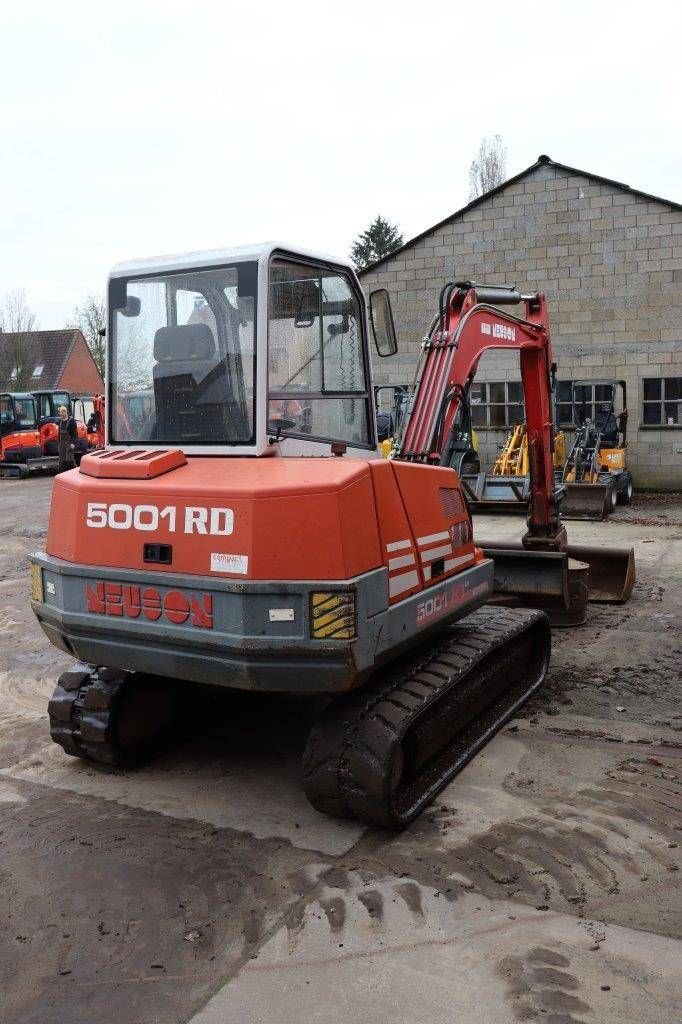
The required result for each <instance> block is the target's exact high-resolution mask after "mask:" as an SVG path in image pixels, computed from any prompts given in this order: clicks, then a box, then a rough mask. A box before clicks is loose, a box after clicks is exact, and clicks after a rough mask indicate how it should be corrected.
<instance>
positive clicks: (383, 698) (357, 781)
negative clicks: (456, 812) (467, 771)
mask: <svg viewBox="0 0 682 1024" xmlns="http://www.w3.org/2000/svg"><path fill="white" fill-rule="evenodd" d="M550 646H551V640H550V628H549V622H548V620H547V617H546V616H545V615H543V614H542V613H540V612H537V611H531V610H529V609H521V608H513V609H507V608H490V607H485V608H481V609H479V610H478V611H477V612H474V613H473V615H468V616H467V617H466V618H464V619H460V620H459V622H456V623H455V624H454V625H452V626H450V627H447V628H446V630H445V631H444V635H443V636H442V637H441V640H440V642H439V643H437V644H436V645H434V644H430V645H426V644H424V645H421V646H420V647H419V648H417V649H416V651H415V652H412V653H411V654H410V655H407V656H406V657H405V658H401V659H400V660H399V661H397V662H393V663H392V664H391V665H389V666H387V667H386V668H385V669H382V670H380V672H379V673H378V674H377V676H376V677H375V678H374V680H373V681H372V682H370V683H369V684H368V685H367V686H365V687H363V688H362V689H360V690H357V691H355V692H353V693H350V694H348V695H347V696H344V697H341V698H339V699H338V700H336V701H334V702H333V703H332V704H331V705H330V706H329V707H328V708H327V709H326V710H325V711H324V712H323V713H322V715H321V717H320V718H319V719H318V721H317V722H316V723H315V725H314V726H313V728H312V731H311V733H310V737H309V739H308V743H307V746H306V750H305V754H304V760H303V776H304V785H305V792H306V796H307V797H308V799H309V800H310V802H311V804H312V805H313V807H315V808H316V809H317V810H318V811H322V812H323V813H325V814H331V815H334V816H335V817H341V818H357V819H359V820H360V821H366V822H368V823H369V824H370V825H379V826H383V827H384V828H404V827H405V825H408V824H409V823H410V822H411V821H412V820H413V819H414V818H416V816H417V815H418V814H419V813H420V812H421V811H422V810H423V809H424V807H426V805H427V804H429V803H430V802H431V800H433V798H434V797H435V796H436V795H437V793H439V792H440V790H441V789H442V788H443V787H444V786H445V785H447V783H448V782H450V780H451V779H452V778H454V776H455V775H456V774H457V773H458V772H459V771H461V769H462V768H463V767H464V766H465V764H467V762H468V761H470V760H471V758H472V757H473V756H474V754H476V753H477V752H478V751H479V750H480V749H481V747H483V746H484V745H485V744H486V743H487V742H488V741H489V740H490V739H491V738H492V737H493V736H494V734H495V733H496V732H497V731H498V729H500V728H501V727H502V726H503V725H504V723H505V722H507V721H509V719H510V718H512V717H513V716H514V715H515V714H516V713H517V711H518V710H519V708H520V707H521V706H522V705H523V704H524V702H525V701H526V700H528V698H529V697H530V696H531V695H532V694H533V693H535V691H536V690H537V689H538V688H539V687H540V686H541V685H542V682H543V680H544V678H545V675H546V673H547V666H548V664H549V655H550Z"/></svg>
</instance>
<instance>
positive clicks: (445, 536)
mask: <svg viewBox="0 0 682 1024" xmlns="http://www.w3.org/2000/svg"><path fill="white" fill-rule="evenodd" d="M439 540H450V534H449V533H431V534H429V536H428V537H417V544H418V545H419V547H420V548H423V547H425V546H426V545H427V544H435V543H436V542H437V541H439Z"/></svg>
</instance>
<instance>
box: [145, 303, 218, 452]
mask: <svg viewBox="0 0 682 1024" xmlns="http://www.w3.org/2000/svg"><path fill="white" fill-rule="evenodd" d="M154 358H155V359H156V363H155V365H154V370H153V377H154V398H155V401H156V426H155V430H154V433H155V435H156V439H157V440H168V441H186V442H187V443H189V444H192V443H196V444H199V443H200V442H201V441H205V440H208V439H209V438H211V437H213V436H221V434H222V432H223V403H224V401H225V398H226V394H225V380H224V374H225V365H224V363H222V361H220V360H219V359H218V357H217V355H216V347H215V340H214V337H213V332H212V331H211V328H210V327H209V326H208V324H201V323H199V324H184V325H182V326H179V327H161V328H160V329H159V330H158V331H157V332H156V334H155V335H154ZM212 371H215V372H213V373H212ZM209 374H212V377H211V380H210V381H206V378H207V377H208V376H209Z"/></svg>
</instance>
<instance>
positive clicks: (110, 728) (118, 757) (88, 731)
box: [48, 664, 165, 767]
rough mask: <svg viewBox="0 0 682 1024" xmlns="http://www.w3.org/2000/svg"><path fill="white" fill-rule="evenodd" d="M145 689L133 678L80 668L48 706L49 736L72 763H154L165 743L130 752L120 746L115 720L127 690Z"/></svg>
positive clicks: (62, 681) (63, 679)
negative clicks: (79, 760)
mask: <svg viewBox="0 0 682 1024" xmlns="http://www.w3.org/2000/svg"><path fill="white" fill-rule="evenodd" d="M140 683H142V685H144V684H143V680H140V678H139V677H138V678H137V679H136V678H135V676H134V675H133V674H132V673H128V672H120V671H118V670H116V669H111V668H93V667H92V666H91V665H83V664H77V665H75V666H74V668H72V669H70V670H69V671H67V672H63V673H62V675H61V676H60V677H59V680H58V682H57V686H56V688H55V691H54V693H53V694H52V697H51V699H50V702H49V704H48V714H49V717H50V735H51V736H52V739H53V740H54V742H55V743H58V744H59V745H60V746H61V747H63V748H64V750H65V751H66V753H67V754H70V755H71V756H72V757H82V758H86V759H87V760H88V761H96V762H98V763H99V764H105V765H110V766H112V767H133V766H135V765H138V764H141V763H143V762H144V761H147V760H150V759H151V758H152V757H154V756H155V755H156V754H157V753H158V752H159V749H160V746H161V743H162V741H163V739H164V738H165V737H162V736H160V735H155V736H153V737H152V736H150V737H149V738H148V739H147V740H146V741H145V740H144V739H143V740H142V742H139V738H138V743H137V744H136V745H135V746H134V747H132V748H131V749H124V748H123V747H122V746H121V744H120V743H118V742H117V738H116V731H115V724H116V715H117V711H118V709H119V707H120V706H121V703H122V699H123V696H124V693H126V692H129V691H128V687H131V686H134V685H140Z"/></svg>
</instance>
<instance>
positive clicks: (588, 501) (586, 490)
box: [560, 484, 611, 521]
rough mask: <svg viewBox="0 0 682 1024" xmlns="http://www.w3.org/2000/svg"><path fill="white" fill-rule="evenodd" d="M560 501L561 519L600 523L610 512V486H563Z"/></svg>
mask: <svg viewBox="0 0 682 1024" xmlns="http://www.w3.org/2000/svg"><path fill="white" fill-rule="evenodd" d="M563 486H564V488H565V493H564V497H563V499H562V501H561V507H560V515H561V518H562V519H590V520H595V521H600V520H602V519H606V518H607V517H608V514H609V512H610V511H611V485H610V484H564V485H563Z"/></svg>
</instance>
